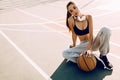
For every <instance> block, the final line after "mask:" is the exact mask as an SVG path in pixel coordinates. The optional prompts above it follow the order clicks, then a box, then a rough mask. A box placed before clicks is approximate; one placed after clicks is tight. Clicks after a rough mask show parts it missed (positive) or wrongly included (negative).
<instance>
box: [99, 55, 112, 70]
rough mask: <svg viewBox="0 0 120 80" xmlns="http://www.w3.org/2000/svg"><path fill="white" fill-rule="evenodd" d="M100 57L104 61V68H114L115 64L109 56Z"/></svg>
mask: <svg viewBox="0 0 120 80" xmlns="http://www.w3.org/2000/svg"><path fill="white" fill-rule="evenodd" d="M100 59H101V60H102V61H103V62H104V64H105V67H104V69H107V70H113V65H112V64H111V63H110V62H109V61H108V59H107V56H100Z"/></svg>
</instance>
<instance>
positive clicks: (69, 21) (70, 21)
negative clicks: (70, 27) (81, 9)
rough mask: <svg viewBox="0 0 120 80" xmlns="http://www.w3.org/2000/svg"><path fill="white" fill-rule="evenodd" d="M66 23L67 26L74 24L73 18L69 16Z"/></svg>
mask: <svg viewBox="0 0 120 80" xmlns="http://www.w3.org/2000/svg"><path fill="white" fill-rule="evenodd" d="M68 23H69V24H73V23H74V18H73V16H71V17H70V18H68Z"/></svg>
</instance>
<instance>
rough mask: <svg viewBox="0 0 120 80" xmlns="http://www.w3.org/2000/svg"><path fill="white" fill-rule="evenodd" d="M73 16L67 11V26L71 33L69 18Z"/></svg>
mask: <svg viewBox="0 0 120 80" xmlns="http://www.w3.org/2000/svg"><path fill="white" fill-rule="evenodd" d="M70 16H71V14H70V13H69V11H67V16H66V26H67V27H68V29H69V31H70V30H71V29H70V26H69V23H68V18H69V17H70Z"/></svg>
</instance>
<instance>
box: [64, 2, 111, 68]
mask: <svg viewBox="0 0 120 80" xmlns="http://www.w3.org/2000/svg"><path fill="white" fill-rule="evenodd" d="M66 25H67V27H68V29H69V31H70V32H71V33H72V40H73V44H72V45H71V46H70V48H69V49H67V50H65V51H64V52H63V57H64V58H66V59H67V61H72V62H74V63H76V59H77V58H78V57H79V55H80V54H81V53H84V52H87V54H89V55H92V51H96V50H98V49H99V52H100V59H102V61H103V62H104V63H105V65H106V67H107V68H106V69H108V70H112V67H113V66H112V64H110V62H109V61H108V59H107V56H106V55H107V53H108V52H109V39H110V34H111V33H110V30H109V29H108V28H106V27H103V28H102V29H101V30H100V31H99V32H98V34H97V36H96V37H95V38H93V22H92V16H91V15H84V14H82V13H80V11H79V9H78V7H77V6H76V4H75V3H74V2H69V3H68V4H67V18H66ZM77 37H78V38H79V40H80V44H79V45H77V46H76V39H77Z"/></svg>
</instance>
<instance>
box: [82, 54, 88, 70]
mask: <svg viewBox="0 0 120 80" xmlns="http://www.w3.org/2000/svg"><path fill="white" fill-rule="evenodd" d="M82 58H83V60H84V62H85V64H86V66H87V68H88V70H89V71H90V68H89V66H88V65H87V62H86V60H85V58H84V56H83V55H82Z"/></svg>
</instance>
